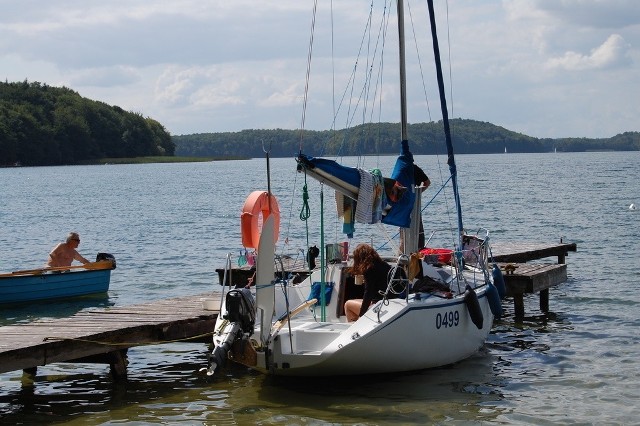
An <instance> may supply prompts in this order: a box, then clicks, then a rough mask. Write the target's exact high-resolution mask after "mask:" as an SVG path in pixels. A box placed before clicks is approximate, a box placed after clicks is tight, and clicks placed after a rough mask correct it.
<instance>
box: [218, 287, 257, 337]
mask: <svg viewBox="0 0 640 426" xmlns="http://www.w3.org/2000/svg"><path fill="white" fill-rule="evenodd" d="M225 301H226V303H225V306H226V308H227V312H225V313H224V315H223V316H222V317H223V318H224V319H226V320H229V322H233V323H240V327H241V328H242V331H243V332H244V333H249V334H252V333H253V326H254V325H255V323H256V302H255V299H254V298H253V295H252V294H251V291H250V290H249V289H248V288H240V289H234V290H230V291H229V292H228V293H227V297H226V299H225Z"/></svg>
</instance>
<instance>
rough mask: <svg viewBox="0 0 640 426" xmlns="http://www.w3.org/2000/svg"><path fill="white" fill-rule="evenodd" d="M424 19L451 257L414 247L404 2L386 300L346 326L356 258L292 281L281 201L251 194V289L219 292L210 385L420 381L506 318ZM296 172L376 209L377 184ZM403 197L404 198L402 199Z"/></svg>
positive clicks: (306, 162) (305, 164)
mask: <svg viewBox="0 0 640 426" xmlns="http://www.w3.org/2000/svg"><path fill="white" fill-rule="evenodd" d="M428 7H429V14H430V22H431V32H432V37H433V45H434V57H435V62H436V71H437V77H438V83H439V84H438V85H439V93H440V101H441V105H442V113H443V124H444V133H445V139H446V141H447V148H448V156H447V158H448V161H447V163H448V165H449V170H450V175H451V178H450V179H449V181H450V182H451V186H452V188H453V191H452V192H453V195H454V200H455V205H456V213H457V226H456V227H455V228H456V229H455V230H454V231H453V232H452V233H453V235H454V238H453V242H452V247H451V248H450V249H447V248H445V247H443V248H437V249H433V248H431V249H424V248H421V247H418V233H419V231H420V229H419V228H420V226H419V225H420V222H421V201H420V196H419V195H418V194H419V191H420V188H419V187H417V186H416V182H414V180H413V179H414V178H413V156H412V153H411V150H410V146H409V138H408V135H407V128H408V124H407V102H406V71H405V65H404V4H403V1H402V0H397V20H398V36H399V37H398V38H399V56H400V88H401V89H400V91H401V93H400V98H401V114H400V115H401V152H400V155H399V156H398V158H397V160H396V163H395V166H394V169H393V172H392V173H391V176H390V177H386V178H382V177H380V176H377V175H376V176H377V178H378V181H377V182H378V183H379V185H381V188H384V191H383V192H384V196H381V197H380V198H382V200H383V201H382V202H383V204H384V207H385V210H386V214H384V216H383V217H382V219H381V221H382V223H384V224H386V225H389V226H392V227H394V229H397V227H400V230H401V231H400V233H401V245H400V249H401V251H400V253H398V254H397V255H394V256H392V257H386V258H385V260H386V261H387V262H388V263H389V265H390V267H391V270H390V273H389V275H388V277H387V280H388V285H387V289H386V291H385V292H384V293H383V294H381V300H380V301H378V302H375V303H374V304H373V305H371V306H370V307H369V309H368V310H367V311H366V313H365V314H364V315H363V316H360V317H359V318H358V319H357V320H355V321H352V322H350V321H348V320H347V318H346V316H345V310H344V303H345V302H346V300H347V299H348V298H349V297H353V296H352V294H353V291H354V289H356V290H357V288H358V282H357V277H356V276H354V275H353V274H352V271H351V268H350V266H351V264H350V260H349V256H348V255H347V256H338V257H335V256H329V251H326V253H325V250H322V251H321V253H320V266H319V267H315V268H313V269H312V270H310V275H309V277H308V278H307V279H305V280H303V281H302V282H295V280H291V279H288V278H287V277H286V274H285V272H286V271H284V270H283V269H284V267H283V266H282V262H281V260H279V258H278V257H277V256H276V255H275V248H274V247H275V242H276V240H277V238H278V232H277V228H278V218H279V217H278V214H277V212H278V209H277V202H276V201H275V196H274V195H273V194H271V191H270V189H269V190H268V191H263V192H261V193H254V194H252V195H251V196H250V197H249V199H248V200H247V201H249V200H254V201H256V202H254V203H252V206H251V208H250V209H249V210H248V211H246V212H245V213H243V219H242V220H243V226H245V225H246V229H243V244H244V245H245V247H246V246H247V244H249V247H250V248H256V249H257V258H256V276H255V286H253V287H250V288H234V289H228V291H226V292H225V290H226V288H223V293H224V294H223V298H222V300H223V302H222V306H221V311H220V314H219V316H218V318H217V321H216V325H215V329H214V332H213V346H214V348H213V351H212V353H211V355H210V357H209V366H208V368H207V369H206V370H207V372H208V374H210V375H211V374H215V372H216V371H218V370H220V369H221V368H222V367H223V366H224V365H225V364H226V363H227V362H228V361H229V360H231V361H233V362H236V363H239V364H242V365H246V366H248V367H250V368H252V369H254V370H257V371H261V372H264V373H267V374H273V375H279V376H343V375H359V374H378V373H380V374H381V373H391V372H403V371H414V370H422V369H428V368H433V367H439V366H444V365H449V364H453V363H456V362H459V361H462V360H464V359H466V358H468V357H470V356H472V355H473V354H474V353H476V352H477V351H478V350H479V349H480V348H481V347H482V346H483V345H484V343H485V341H486V339H487V336H488V334H489V332H490V330H491V327H492V324H493V320H494V318H495V317H499V316H500V314H501V306H500V298H501V296H502V295H503V294H504V289H503V288H502V287H501V286H498V287H496V285H495V284H494V279H495V280H496V281H499V280H498V278H499V275H496V273H499V269H498V268H497V267H496V266H495V265H491V263H490V262H491V258H490V247H489V232H488V231H485V230H484V229H483V231H482V232H481V233H480V232H479V233H478V235H476V234H469V233H467V232H466V231H465V229H464V227H463V222H462V212H461V206H460V197H459V193H458V189H457V170H456V164H455V159H454V155H453V146H452V142H451V135H450V129H449V124H448V114H447V107H446V99H445V91H444V83H443V77H442V71H441V69H440V68H441V66H440V58H439V48H438V43H437V36H436V28H435V18H434V10H433V2H432V0H429V1H428ZM296 161H297V171H298V172H300V173H304V174H306V175H307V176H310V177H312V178H314V179H317V180H318V181H320V182H322V183H323V184H325V185H327V186H329V187H330V188H333V189H334V190H335V191H336V192H337V193H338V194H339V196H341V197H346V198H348V199H350V200H353V201H355V202H356V203H358V204H360V203H367V202H368V201H367V200H369V199H370V188H369V187H368V185H371V182H372V181H373V182H375V179H376V177H375V176H374V177H371V176H369V175H368V174H367V172H364V171H363V170H361V169H358V168H352V167H346V166H343V165H341V164H338V163H337V162H335V161H333V160H329V159H324V158H314V157H312V156H308V155H305V154H304V153H302V152H300V153H299V154H298V156H297V158H296ZM267 169H268V167H267ZM397 188H401V190H400V191H398V192H395V193H394V192H393V191H394V189H397ZM258 199H260V200H261V201H260V202H259V203H258V202H257V200H258ZM374 210H377V209H374ZM245 235H246V237H247V238H246V241H244V237H245ZM321 238H322V237H321ZM321 244H322V246H324V241H323V240H321ZM420 249H422V250H420ZM328 257H331V258H328ZM360 287H361V286H360Z"/></svg>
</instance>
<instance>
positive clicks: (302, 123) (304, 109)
mask: <svg viewBox="0 0 640 426" xmlns="http://www.w3.org/2000/svg"><path fill="white" fill-rule="evenodd" d="M317 11H318V0H315V1H314V2H313V14H312V17H311V34H310V35H309V50H308V52H307V74H306V76H305V83H304V100H303V101H302V117H301V120H300V145H299V150H300V152H302V140H303V138H304V126H305V120H306V118H307V101H308V100H309V79H310V76H311V57H312V53H313V36H314V33H315V28H316V13H317Z"/></svg>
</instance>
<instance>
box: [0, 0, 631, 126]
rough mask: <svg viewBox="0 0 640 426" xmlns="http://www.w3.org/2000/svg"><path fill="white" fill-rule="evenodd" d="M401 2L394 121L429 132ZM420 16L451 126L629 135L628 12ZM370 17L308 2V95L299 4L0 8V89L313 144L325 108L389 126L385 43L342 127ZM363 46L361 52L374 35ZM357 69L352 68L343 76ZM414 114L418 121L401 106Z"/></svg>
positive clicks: (497, 7) (206, 1)
mask: <svg viewBox="0 0 640 426" xmlns="http://www.w3.org/2000/svg"><path fill="white" fill-rule="evenodd" d="M405 1H406V3H407V7H406V9H407V12H406V13H407V17H406V21H407V25H406V28H407V29H406V31H407V63H408V65H407V68H408V72H407V73H408V78H409V82H408V83H407V90H408V93H409V99H408V104H409V111H410V112H409V114H408V117H409V121H410V122H411V123H414V122H423V121H430V120H439V119H440V118H441V114H440V113H439V100H438V99H439V98H438V93H437V89H436V86H435V77H434V74H433V70H432V69H433V66H432V63H433V59H432V57H431V56H430V53H424V54H423V53H421V54H420V62H418V61H417V60H416V59H415V58H413V59H410V58H409V56H410V54H413V56H415V52H416V51H419V52H423V50H421V49H422V48H421V47H418V48H416V47H414V46H415V45H416V42H414V41H413V34H417V38H418V42H420V43H421V42H422V39H423V38H424V40H427V39H426V38H425V34H426V33H425V31H424V28H426V27H425V26H424V23H423V21H425V17H426V16H427V15H426V13H427V12H426V8H425V5H424V4H423V3H424V1H423V0H419V1H418V0H411V1H410V0H405ZM373 3H374V6H375V7H376V8H378V6H382V5H383V4H384V1H381V0H375V1H374V2H373ZM435 3H436V6H435V7H436V14H437V16H438V32H439V38H440V49H441V53H442V56H443V62H444V64H443V65H444V74H445V79H446V84H447V95H448V100H447V102H448V104H449V116H450V117H454V118H457V117H461V118H465V119H473V120H479V121H486V122H490V123H493V124H496V125H499V126H502V127H504V128H507V129H509V130H513V131H516V132H519V133H523V134H526V135H529V136H535V137H550V138H562V137H587V138H600V137H611V136H614V135H616V134H619V133H622V132H626V131H640V122H639V118H640V1H638V0H502V1H499V0H482V1H478V0H449V1H448V2H445V1H444V0H435ZM370 6H371V1H363V0H333V1H332V0H319V1H318V4H317V14H316V19H315V25H314V29H315V31H314V37H313V38H314V44H313V55H312V58H313V59H312V61H311V65H310V67H309V69H310V74H309V75H310V79H309V81H308V82H307V80H306V75H307V69H308V61H307V57H308V52H309V44H310V43H309V41H310V34H311V27H312V12H313V7H314V2H313V0H306V1H305V0H260V1H257V0H251V1H249V0H231V1H229V0H225V1H219V0H56V1H49V0H0V10H1V11H2V12H1V13H0V78H2V81H9V82H17V81H25V80H27V81H30V82H34V81H37V82H40V83H44V84H47V85H50V86H65V87H68V88H70V89H73V90H75V91H76V92H78V93H79V94H80V95H81V96H83V97H86V98H90V99H94V100H98V101H102V102H105V103H107V104H110V105H118V106H120V107H121V108H123V109H125V110H127V111H133V112H136V113H140V114H142V115H143V116H145V117H151V118H153V119H155V120H157V121H159V122H160V123H161V124H163V125H164V126H165V128H166V129H167V130H168V131H169V132H170V133H171V134H173V135H182V134H193V133H209V132H234V131H240V130H244V129H275V128H280V129H299V128H300V127H304V128H306V129H310V130H326V129H329V128H331V127H332V126H333V125H334V124H333V123H334V121H333V119H332V117H333V112H332V111H334V110H336V109H341V110H343V111H345V112H346V111H349V112H350V113H351V114H352V117H353V118H352V119H351V120H349V119H347V118H345V119H337V120H336V122H335V127H336V128H344V127H345V126H346V125H347V124H348V122H354V121H355V124H358V123H357V120H358V119H360V120H361V121H364V120H363V119H362V118H357V115H358V114H360V115H361V116H362V117H364V116H365V115H367V114H372V111H374V110H375V111H376V112H375V114H376V119H375V120H374V121H378V120H381V121H389V122H398V121H399V120H400V118H399V113H398V109H399V108H398V103H399V102H398V101H397V100H396V99H397V84H396V81H397V80H396V79H395V78H394V77H392V76H393V74H389V76H387V74H386V73H387V72H388V71H387V70H391V69H392V68H393V66H395V65H396V64H397V60H396V59H392V57H391V56H388V57H387V55H390V54H392V53H393V54H395V53H394V48H392V47H390V46H391V41H389V42H388V43H389V44H388V45H387V44H385V46H386V47H385V49H384V52H385V54H384V56H382V55H378V56H377V58H378V59H380V58H382V57H384V64H385V65H384V69H385V77H384V79H383V81H384V85H383V86H381V89H380V90H377V89H370V90H371V93H375V94H371V95H370V96H369V98H374V97H375V99H380V105H384V106H382V107H380V106H375V108H374V107H373V106H371V107H369V108H368V110H367V111H369V112H365V110H364V108H363V110H362V112H358V113H354V111H355V110H356V107H355V106H356V105H358V103H359V101H358V99H362V98H363V97H362V96H361V95H358V92H359V91H361V90H362V89H361V88H359V87H358V86H355V87H354V88H353V89H347V87H349V86H347V83H346V82H347V81H349V78H350V75H351V72H352V70H353V69H355V65H354V63H355V58H356V56H357V52H358V51H359V48H360V45H361V41H362V39H363V38H362V36H363V34H364V32H363V31H364V28H365V25H366V23H367V19H368V15H369V10H370ZM331 7H332V10H330V8H331ZM392 7H393V8H395V4H393V6H392ZM409 11H410V12H409ZM394 15H395V13H394ZM330 18H333V19H330ZM392 19H395V17H393V18H392ZM372 22H374V23H373V24H372V27H373V28H377V26H378V25H379V24H378V18H374V19H372ZM332 23H333V24H332ZM414 25H415V26H414ZM389 28H390V29H394V28H395V27H394V26H393V25H390V26H389ZM394 31H395V29H394ZM332 37H333V44H331V40H332ZM368 40H369V42H368V43H365V44H364V46H365V47H364V49H363V50H364V51H368V52H372V51H373V47H372V46H374V45H375V35H374V36H372V38H369V39H368ZM428 40H429V42H430V39H428ZM394 43H395V42H394ZM422 44H425V43H422ZM332 45H333V48H332V47H331V46H332ZM332 52H333V53H332ZM425 52H427V51H425ZM370 58H374V56H370ZM370 61H371V63H373V62H374V61H375V59H370ZM420 64H421V66H422V68H423V69H424V70H425V71H423V73H422V74H423V75H424V76H425V77H424V78H425V80H427V79H428V80H429V81H428V82H426V83H425V84H424V86H423V83H422V82H421V81H420V78H418V77H419V75H420V74H419V70H420V68H419V66H420ZM367 67H368V60H367V57H366V56H363V55H361V56H360V57H359V60H358V65H357V68H358V69H361V70H362V69H365V70H366V69H368V68H367ZM427 69H428V71H427ZM414 76H416V78H415V79H414V80H415V83H412V81H414V80H411V78H412V77H414ZM411 84H413V85H411ZM423 87H424V89H423ZM305 88H308V90H306V91H305ZM305 93H306V94H307V96H305ZM425 93H426V95H425ZM345 97H346V98H348V99H349V100H350V103H342V104H341V103H340V99H343V98H345ZM425 104H428V105H429V111H430V113H428V114H425V113H424V112H423V111H424V110H425V108H412V107H417V106H424V105H425ZM362 105H364V101H362V102H360V106H362ZM372 105H373V104H372ZM414 110H415V111H421V112H416V113H414V112H413V111H414Z"/></svg>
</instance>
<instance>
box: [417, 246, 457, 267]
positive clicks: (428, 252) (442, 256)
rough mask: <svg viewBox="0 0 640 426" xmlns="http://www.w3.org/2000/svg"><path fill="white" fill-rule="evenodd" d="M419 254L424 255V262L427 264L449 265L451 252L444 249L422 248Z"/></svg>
mask: <svg viewBox="0 0 640 426" xmlns="http://www.w3.org/2000/svg"><path fill="white" fill-rule="evenodd" d="M420 254H422V255H424V261H425V262H427V263H435V262H438V263H451V255H452V254H453V250H450V249H445V248H428V247H426V248H423V249H422V250H420Z"/></svg>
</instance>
